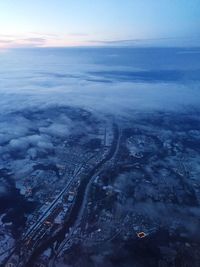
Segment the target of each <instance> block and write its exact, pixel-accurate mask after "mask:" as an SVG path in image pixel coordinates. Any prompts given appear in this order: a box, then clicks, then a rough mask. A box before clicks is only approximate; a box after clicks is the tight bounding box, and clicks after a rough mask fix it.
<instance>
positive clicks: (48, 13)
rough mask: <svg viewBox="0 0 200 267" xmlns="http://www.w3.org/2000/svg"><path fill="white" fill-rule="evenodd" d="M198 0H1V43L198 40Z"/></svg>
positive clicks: (178, 42)
mask: <svg viewBox="0 0 200 267" xmlns="http://www.w3.org/2000/svg"><path fill="white" fill-rule="evenodd" d="M199 14H200V1H199V0H14V1H13V0H0V47H21V46H74V45H172V46H173V45H175V46H176V45H186V46H190V45H195V46H198V45H199V44H200V15H199Z"/></svg>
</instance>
